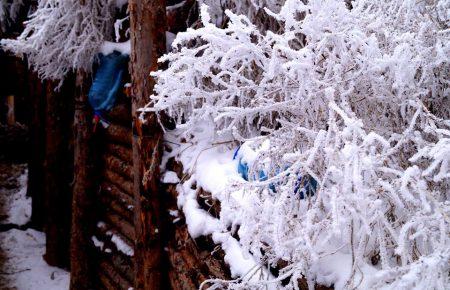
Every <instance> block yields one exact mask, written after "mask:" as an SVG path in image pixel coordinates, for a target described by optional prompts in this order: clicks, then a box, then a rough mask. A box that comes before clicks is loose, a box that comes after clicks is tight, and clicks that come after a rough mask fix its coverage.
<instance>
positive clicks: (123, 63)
mask: <svg viewBox="0 0 450 290" xmlns="http://www.w3.org/2000/svg"><path fill="white" fill-rule="evenodd" d="M127 62H128V55H124V54H121V53H120V52H117V51H114V52H113V53H110V54H108V55H107V56H103V55H100V65H99V67H98V70H97V72H96V74H95V78H94V81H93V83H92V86H91V89H90V91H89V95H88V98H89V103H90V104H91V106H92V108H93V109H94V111H95V112H97V113H98V114H99V115H100V116H101V114H102V113H103V112H107V111H109V110H110V109H111V108H112V107H113V106H114V104H115V102H116V97H117V91H118V90H119V88H120V86H121V84H122V76H123V74H124V72H125V70H126V67H127Z"/></svg>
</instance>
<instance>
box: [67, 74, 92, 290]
mask: <svg viewBox="0 0 450 290" xmlns="http://www.w3.org/2000/svg"><path fill="white" fill-rule="evenodd" d="M85 79H86V78H85V77H84V74H82V73H79V74H78V76H77V85H78V86H79V87H78V89H79V92H78V93H77V95H76V97H75V117H74V125H75V128H74V131H75V150H74V159H75V164H74V187H73V198H72V235H71V249H70V258H71V260H70V261H71V269H72V271H71V279H70V289H73V290H88V289H93V285H92V277H91V275H92V274H93V272H92V267H91V263H90V255H89V253H90V252H91V251H90V248H91V246H90V245H91V239H90V237H91V236H92V233H93V227H94V222H93V221H94V217H93V212H94V211H93V207H92V205H93V200H92V196H93V181H94V178H93V176H92V174H93V165H94V162H93V160H92V158H93V156H92V151H93V149H92V145H93V144H92V143H93V142H92V140H93V136H92V124H91V112H90V109H89V105H88V100H87V94H86V89H85V87H83V80H85Z"/></svg>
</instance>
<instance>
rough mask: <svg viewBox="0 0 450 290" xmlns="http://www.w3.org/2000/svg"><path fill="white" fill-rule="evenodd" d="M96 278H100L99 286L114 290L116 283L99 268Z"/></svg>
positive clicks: (106, 289)
mask: <svg viewBox="0 0 450 290" xmlns="http://www.w3.org/2000/svg"><path fill="white" fill-rule="evenodd" d="M97 275H98V278H99V280H100V284H101V287H102V288H103V289H105V290H116V289H117V287H116V284H115V283H114V281H111V279H110V278H109V277H108V275H106V273H105V272H104V271H102V269H101V268H100V269H99V270H98V271H97Z"/></svg>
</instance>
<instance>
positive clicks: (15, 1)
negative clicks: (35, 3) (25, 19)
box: [0, 0, 24, 31]
mask: <svg viewBox="0 0 450 290" xmlns="http://www.w3.org/2000/svg"><path fill="white" fill-rule="evenodd" d="M23 4H24V3H23V0H1V1H0V30H2V31H5V30H6V28H7V27H8V26H9V25H10V24H11V23H13V22H14V21H15V20H16V19H17V16H19V12H20V8H21V7H22V6H23Z"/></svg>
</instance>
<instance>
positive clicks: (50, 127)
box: [44, 77, 74, 268]
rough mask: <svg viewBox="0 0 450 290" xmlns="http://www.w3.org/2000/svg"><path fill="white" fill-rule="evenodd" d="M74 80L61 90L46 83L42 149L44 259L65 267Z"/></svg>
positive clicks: (66, 263)
mask: <svg viewBox="0 0 450 290" xmlns="http://www.w3.org/2000/svg"><path fill="white" fill-rule="evenodd" d="M73 84H74V82H73V78H72V77H68V79H67V80H66V81H65V83H64V85H63V87H62V89H61V91H58V92H55V91H54V88H55V86H54V84H53V83H52V82H47V88H46V89H47V98H46V99H47V108H46V122H45V123H46V130H45V133H46V136H45V137H46V142H45V144H46V148H45V166H44V168H45V178H44V180H45V194H44V195H45V208H46V210H47V215H46V223H45V233H46V240H47V243H46V253H45V255H44V258H45V260H46V261H47V263H48V264H49V265H52V266H59V267H63V268H68V267H69V264H70V259H69V245H70V221H71V197H72V185H71V184H72V180H73V134H72V124H73V92H74V87H73Z"/></svg>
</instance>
